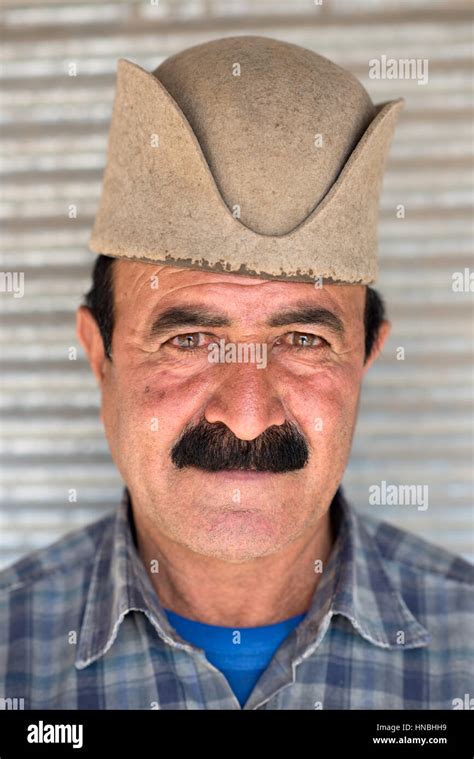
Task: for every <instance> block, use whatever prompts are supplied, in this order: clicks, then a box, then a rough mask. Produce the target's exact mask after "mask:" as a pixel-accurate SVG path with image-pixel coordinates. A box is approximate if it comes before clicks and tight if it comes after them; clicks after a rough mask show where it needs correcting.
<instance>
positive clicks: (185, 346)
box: [166, 332, 207, 353]
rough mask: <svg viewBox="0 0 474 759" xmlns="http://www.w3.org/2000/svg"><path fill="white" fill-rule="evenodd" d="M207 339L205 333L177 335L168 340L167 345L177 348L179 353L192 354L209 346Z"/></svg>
mask: <svg viewBox="0 0 474 759" xmlns="http://www.w3.org/2000/svg"><path fill="white" fill-rule="evenodd" d="M205 338H206V335H205V334H204V332H183V334H181V335H175V336H174V337H171V338H170V339H169V340H167V341H166V345H167V346H170V347H173V348H177V349H178V350H179V351H183V352H186V353H191V352H192V351H195V350H198V349H199V348H203V347H204V346H205V345H207V343H206V340H205Z"/></svg>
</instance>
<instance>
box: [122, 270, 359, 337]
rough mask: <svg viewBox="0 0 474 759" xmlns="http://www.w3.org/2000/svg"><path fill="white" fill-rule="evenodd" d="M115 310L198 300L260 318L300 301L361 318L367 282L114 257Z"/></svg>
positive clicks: (146, 309)
mask: <svg viewBox="0 0 474 759" xmlns="http://www.w3.org/2000/svg"><path fill="white" fill-rule="evenodd" d="M113 288H114V303H115V307H116V315H117V316H119V315H120V313H121V312H122V313H124V312H128V311H129V310H133V312H134V314H135V316H136V317H137V316H139V315H140V314H144V315H146V314H148V313H149V312H150V311H159V310H160V309H162V308H167V307H169V306H171V305H189V304H197V303H200V304H202V305H206V306H213V307H215V308H218V309H219V310H221V311H224V312H226V313H228V314H229V315H230V316H231V317H232V318H235V319H236V320H237V319H239V318H243V317H244V316H245V318H246V320H247V321H249V320H252V319H255V321H260V320H261V319H264V318H266V317H268V316H269V315H272V314H273V313H275V312H277V311H279V310H281V309H283V308H288V307H291V306H292V305H296V304H297V303H301V302H302V301H304V302H307V303H314V305H315V306H321V307H325V308H331V309H333V310H334V311H335V312H336V313H337V314H338V315H339V316H340V317H341V318H342V319H344V320H347V321H349V322H350V321H352V320H353V319H360V318H362V315H363V310H364V304H365V291H366V289H367V287H366V285H354V284H334V283H331V284H326V283H320V282H319V281H315V282H314V283H308V282H288V281H286V282H285V281H280V280H275V279H264V278H261V277H253V276H247V275H246V276H244V275H240V274H227V273H223V272H211V271H203V270H198V269H190V268H185V267H175V266H162V265H156V264H151V263H144V262H140V261H129V260H123V259H117V260H116V261H115V263H114V267H113Z"/></svg>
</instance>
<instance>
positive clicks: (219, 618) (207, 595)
mask: <svg viewBox="0 0 474 759" xmlns="http://www.w3.org/2000/svg"><path fill="white" fill-rule="evenodd" d="M137 516H138V518H137ZM134 521H135V530H136V540H137V547H138V552H139V555H140V558H141V560H142V562H143V564H144V566H145V567H146V569H147V572H148V575H149V577H150V580H151V582H152V584H153V587H154V588H155V590H156V592H157V595H158V597H159V599H160V602H161V604H162V605H163V606H164V607H166V608H168V609H170V610H171V611H174V612H176V613H177V614H180V615H181V616H183V617H187V618H189V619H194V620H196V621H199V622H204V623H206V624H210V625H220V626H223V627H259V626H262V625H269V624H273V623H275V622H280V621H282V620H284V619H289V618H290V617H293V616H296V615H297V614H303V613H305V612H306V611H307V610H308V609H309V606H310V604H311V600H312V597H313V594H314V592H315V589H316V587H317V585H318V583H319V580H320V578H321V573H320V572H317V571H315V567H316V566H317V565H315V562H316V561H317V560H320V561H321V562H322V566H323V567H324V566H325V565H326V563H327V561H328V559H329V556H330V553H331V550H332V546H333V543H334V536H333V534H332V529H331V519H330V512H329V508H328V509H326V510H325V512H324V514H323V516H322V517H321V518H320V520H319V521H318V522H317V524H316V525H313V526H312V528H311V529H310V530H309V531H308V532H306V533H305V534H304V535H302V536H301V537H300V538H299V539H297V540H296V541H293V543H291V545H289V546H287V547H285V548H284V549H283V550H281V551H279V552H278V553H276V554H272V555H269V556H263V557H259V558H258V559H254V560H251V561H247V562H243V563H240V564H235V563H231V562H227V561H223V560H221V559H216V558H214V557H210V556H204V555H202V554H198V553H196V552H194V551H192V550H190V549H188V548H187V547H186V546H183V545H181V544H179V543H176V542H175V541H173V540H170V539H169V538H168V537H166V536H165V535H164V534H163V533H161V532H155V533H153V532H150V530H149V529H146V525H144V524H142V523H141V520H140V518H139V514H138V515H136V514H135V513H134ZM157 558H158V560H159V572H153V571H152V570H151V567H152V566H153V564H152V562H153V561H154V560H156V559H157Z"/></svg>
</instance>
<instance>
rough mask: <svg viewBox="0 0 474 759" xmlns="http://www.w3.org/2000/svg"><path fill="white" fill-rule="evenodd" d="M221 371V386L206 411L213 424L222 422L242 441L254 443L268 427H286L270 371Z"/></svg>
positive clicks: (248, 367) (241, 367) (251, 367)
mask: <svg viewBox="0 0 474 759" xmlns="http://www.w3.org/2000/svg"><path fill="white" fill-rule="evenodd" d="M221 371H222V377H221V382H220V383H219V385H218V387H217V388H216V389H215V390H214V392H213V393H212V396H211V397H210V399H209V401H208V403H207V405H206V408H205V411H204V416H205V418H206V420H207V421H208V422H209V423H210V424H212V423H213V422H223V423H224V424H225V425H226V426H227V427H228V428H229V429H230V430H232V432H233V433H234V435H235V436H236V437H238V438H239V439H240V440H254V439H255V438H256V437H258V436H259V435H261V434H262V432H265V430H266V429H267V428H268V427H271V426H272V425H274V424H276V425H281V424H284V423H285V421H286V416H285V412H284V408H283V404H282V402H281V400H280V399H279V398H278V395H277V393H276V391H275V388H274V387H272V384H271V381H270V377H269V373H268V370H267V369H259V368H258V366H256V365H255V364H231V365H227V366H225V367H222V369H221Z"/></svg>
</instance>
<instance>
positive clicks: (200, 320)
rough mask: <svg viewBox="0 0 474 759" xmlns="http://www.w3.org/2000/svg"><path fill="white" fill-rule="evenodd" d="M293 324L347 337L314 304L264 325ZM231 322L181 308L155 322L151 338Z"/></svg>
mask: <svg viewBox="0 0 474 759" xmlns="http://www.w3.org/2000/svg"><path fill="white" fill-rule="evenodd" d="M290 324H314V325H316V324H318V325H321V326H324V327H326V328H327V329H329V330H330V331H331V332H333V333H335V334H336V335H343V334H344V325H343V323H342V321H341V319H340V318H339V317H338V316H336V314H334V313H333V312H332V311H329V310H328V309H326V308H317V307H315V306H314V304H313V303H306V302H300V303H296V304H295V305H294V306H292V307H291V308H290V309H287V310H285V311H282V312H280V313H278V314H274V315H273V316H271V317H270V319H268V320H267V321H266V322H265V326H267V327H285V326H288V325H290ZM230 326H232V321H231V319H229V318H228V317H227V316H223V315H222V314H219V313H216V312H214V311H211V310H210V309H207V308H203V307H202V306H193V305H190V306H182V307H171V308H167V309H166V310H165V311H163V313H161V314H159V315H158V316H157V317H156V318H155V319H154V321H153V322H152V325H151V328H150V337H160V336H163V335H166V334H168V333H169V332H170V331H173V330H175V329H182V328H185V327H230Z"/></svg>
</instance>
